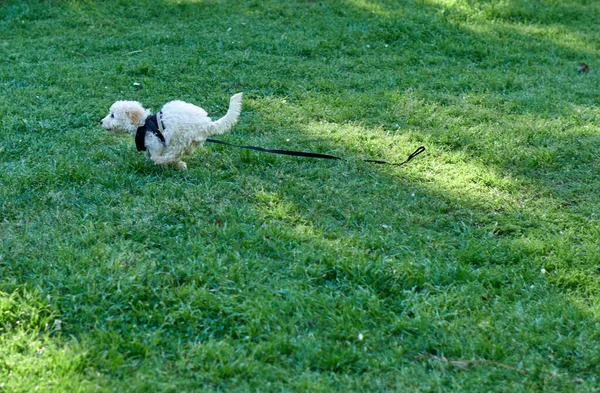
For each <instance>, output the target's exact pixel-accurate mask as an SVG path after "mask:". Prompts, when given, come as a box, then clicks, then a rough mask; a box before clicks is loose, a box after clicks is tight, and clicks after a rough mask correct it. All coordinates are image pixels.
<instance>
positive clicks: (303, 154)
mask: <svg viewBox="0 0 600 393" xmlns="http://www.w3.org/2000/svg"><path fill="white" fill-rule="evenodd" d="M206 142H210V143H217V144H219V145H226V146H233V147H238V148H240V149H250V150H256V151H261V152H263V153H273V154H283V155H286V156H297V157H309V158H325V159H327V160H342V158H340V157H336V156H331V155H329V154H321V153H308V152H303V151H290V150H278V149H264V148H262V147H256V146H241V145H234V144H233V143H229V142H223V141H220V140H217V139H210V138H208V139H206ZM424 151H425V147H424V146H419V147H418V148H417V150H415V151H414V152H413V153H412V154H411V155H410V156H408V158H407V159H406V160H404V161H402V162H399V163H393V162H387V161H382V160H362V161H364V162H370V163H372V164H385V165H393V166H400V165H404V164H406V163H407V162H409V161H410V160H412V159H413V158H415V157H416V156H418V155H419V154H421V153H423V152H424Z"/></svg>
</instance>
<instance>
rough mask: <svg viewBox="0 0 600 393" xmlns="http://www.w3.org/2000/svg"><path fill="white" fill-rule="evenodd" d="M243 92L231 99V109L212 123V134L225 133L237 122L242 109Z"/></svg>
mask: <svg viewBox="0 0 600 393" xmlns="http://www.w3.org/2000/svg"><path fill="white" fill-rule="evenodd" d="M242 95H243V94H242V93H237V94H235V95H233V96H232V97H231V99H230V100H229V109H228V110H227V114H226V115H225V116H223V117H222V118H220V119H219V120H217V121H213V122H212V123H211V124H210V133H211V135H216V134H224V133H225V132H227V131H229V130H230V129H231V127H233V125H234V124H235V123H236V122H237V120H238V117H239V116H240V112H241V111H242Z"/></svg>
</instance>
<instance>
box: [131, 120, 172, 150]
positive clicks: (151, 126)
mask: <svg viewBox="0 0 600 393" xmlns="http://www.w3.org/2000/svg"><path fill="white" fill-rule="evenodd" d="M161 117H162V116H161ZM160 123H161V124H160V125H161V127H160V128H162V129H163V130H164V129H165V125H164V124H163V122H162V118H161V120H160ZM147 132H151V133H153V134H154V135H156V137H157V138H158V139H160V141H161V142H162V143H165V144H166V141H165V136H164V135H163V134H162V132H160V129H159V126H158V120H157V119H156V115H152V116H148V117H147V118H146V122H145V123H144V125H143V126H140V127H138V129H137V132H136V133H135V147H136V148H137V151H146V142H145V139H146V133H147Z"/></svg>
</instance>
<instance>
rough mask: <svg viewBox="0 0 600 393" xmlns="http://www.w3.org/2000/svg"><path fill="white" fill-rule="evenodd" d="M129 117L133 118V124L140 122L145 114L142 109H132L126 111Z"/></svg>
mask: <svg viewBox="0 0 600 393" xmlns="http://www.w3.org/2000/svg"><path fill="white" fill-rule="evenodd" d="M125 114H126V115H127V117H128V118H129V119H130V120H131V122H132V123H133V124H140V123H141V122H142V118H143V117H144V114H143V112H142V111H139V110H135V109H131V110H128V111H127V112H125Z"/></svg>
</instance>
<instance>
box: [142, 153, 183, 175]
mask: <svg viewBox="0 0 600 393" xmlns="http://www.w3.org/2000/svg"><path fill="white" fill-rule="evenodd" d="M150 159H151V160H152V161H154V163H155V164H156V165H173V166H174V167H175V169H178V170H181V171H182V170H186V169H187V164H186V163H185V162H183V161H181V160H179V159H177V158H175V157H172V156H170V155H169V156H167V155H158V154H151V155H150Z"/></svg>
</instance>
